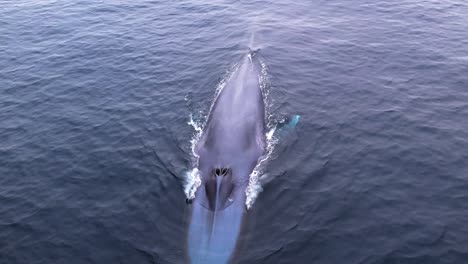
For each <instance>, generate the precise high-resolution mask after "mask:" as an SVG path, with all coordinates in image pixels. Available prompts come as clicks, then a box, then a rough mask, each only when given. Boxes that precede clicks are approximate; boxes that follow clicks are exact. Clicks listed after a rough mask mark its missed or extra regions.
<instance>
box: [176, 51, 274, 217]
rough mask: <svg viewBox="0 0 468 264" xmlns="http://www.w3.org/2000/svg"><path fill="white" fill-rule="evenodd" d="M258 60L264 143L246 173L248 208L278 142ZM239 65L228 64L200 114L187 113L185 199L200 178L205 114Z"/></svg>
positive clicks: (264, 75) (264, 74) (192, 195)
mask: <svg viewBox="0 0 468 264" xmlns="http://www.w3.org/2000/svg"><path fill="white" fill-rule="evenodd" d="M252 54H254V53H252ZM252 54H251V56H252ZM255 56H256V55H255ZM258 61H259V64H260V66H261V71H260V76H259V83H260V89H261V91H262V95H263V100H264V103H265V116H266V120H265V124H266V128H267V129H266V135H265V138H266V143H267V146H266V150H265V154H264V155H263V156H262V157H260V159H259V160H258V162H257V165H256V166H255V168H254V170H253V171H252V173H251V174H250V176H249V184H248V186H247V188H246V190H245V195H246V202H245V203H246V204H245V205H246V207H247V209H249V208H250V207H251V206H252V205H253V204H254V202H255V200H256V198H257V196H258V194H259V193H260V192H261V191H262V186H261V183H260V179H261V176H262V174H263V173H264V169H265V167H266V165H267V163H268V161H269V160H270V159H271V157H272V153H273V150H274V147H275V145H276V143H277V142H278V140H277V138H276V137H275V136H274V132H275V130H276V125H277V121H276V120H275V119H274V117H273V115H272V113H271V112H270V109H272V107H271V106H272V103H271V100H270V98H269V94H270V91H269V87H270V86H269V78H268V74H267V68H266V65H265V63H264V62H263V61H262V60H261V59H260V58H259V59H258ZM239 66H240V65H239V64H237V65H234V66H233V67H231V68H230V69H229V70H228V71H227V72H226V74H225V76H224V78H222V79H221V81H220V82H219V83H218V85H217V86H216V92H215V96H214V98H213V100H212V103H211V106H210V110H209V111H208V112H207V113H206V114H204V115H202V116H201V117H200V118H195V117H194V114H193V113H191V114H190V117H189V121H188V123H187V124H188V125H190V126H192V128H193V129H194V134H193V136H192V138H191V140H190V145H191V152H192V153H191V158H192V162H191V170H189V171H188V172H187V173H186V175H185V181H184V192H185V195H186V197H187V199H189V200H193V199H194V198H195V193H196V191H197V189H198V187H199V186H200V184H201V178H200V174H199V171H198V160H199V156H198V155H197V145H198V142H199V140H200V137H201V135H202V132H203V129H204V127H205V125H206V122H207V120H208V115H209V113H210V112H211V109H212V108H213V105H214V102H215V101H216V98H217V97H218V95H219V94H220V93H221V91H222V90H223V88H224V87H225V86H226V83H227V82H228V81H229V79H230V78H231V77H232V74H233V73H234V72H235V71H236V70H237V68H238V67H239Z"/></svg>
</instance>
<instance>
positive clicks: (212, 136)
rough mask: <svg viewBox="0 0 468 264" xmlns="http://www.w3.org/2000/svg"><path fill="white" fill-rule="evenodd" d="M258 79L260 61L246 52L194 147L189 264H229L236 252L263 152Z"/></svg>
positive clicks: (216, 101)
mask: <svg viewBox="0 0 468 264" xmlns="http://www.w3.org/2000/svg"><path fill="white" fill-rule="evenodd" d="M260 78H261V65H260V62H259V61H258V58H257V56H256V55H255V54H254V53H253V52H250V53H248V54H247V55H245V56H244V57H243V58H242V60H241V62H240V64H239V66H238V67H237V69H236V70H235V71H234V72H233V73H232V74H231V76H230V78H229V79H228V80H227V82H226V84H225V86H224V87H223V88H222V90H221V91H220V92H219V94H218V96H217V97H216V98H215V101H214V103H213V105H212V107H211V110H210V112H209V114H208V119H207V122H206V124H205V126H204V128H203V132H202V134H201V136H200V138H199V140H198V142H197V144H196V146H195V150H194V151H195V154H196V155H197V157H198V173H199V177H200V180H201V183H200V185H199V187H198V189H197V190H196V193H195V196H194V198H193V200H188V204H189V206H190V207H191V208H190V217H189V226H188V236H187V237H188V240H187V242H188V243H187V247H188V248H187V253H188V258H189V259H190V263H192V264H201V263H203V264H210V263H213V264H222V263H229V262H230V260H231V258H232V256H233V252H234V251H235V249H236V245H237V241H238V237H239V234H240V232H241V229H242V225H243V222H244V220H245V219H244V218H245V215H246V212H247V208H246V188H247V187H248V185H249V177H250V174H251V173H252V171H253V170H254V168H255V167H256V165H257V163H258V162H259V159H260V158H261V157H262V156H263V155H265V151H266V147H267V145H266V144H267V143H266V138H265V103H264V98H263V94H262V90H261V86H260V85H261V81H260Z"/></svg>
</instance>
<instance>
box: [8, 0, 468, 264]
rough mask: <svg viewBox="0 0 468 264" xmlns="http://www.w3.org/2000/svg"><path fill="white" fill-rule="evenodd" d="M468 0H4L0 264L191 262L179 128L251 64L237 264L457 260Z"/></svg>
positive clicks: (461, 252)
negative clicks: (260, 160) (265, 131)
mask: <svg viewBox="0 0 468 264" xmlns="http://www.w3.org/2000/svg"><path fill="white" fill-rule="evenodd" d="M467 14H468V3H467V2H466V1H462V0H451V1H432V0H427V1H422V0H400V1H397V0H395V1H393V0H392V1H371V0H355V1H345V0H338V1H285V0H279V1H260V0H259V1H225V0H213V1H196V0H193V1H185V0H184V1H158V0H156V1H154V0H153V1H148V0H142V1H127V0H122V1H117V0H107V1H97V0H96V1H91V0H84V1H76V0H71V1H60V0H57V1H53V0H19V1H9V0H2V1H0V263H1V264H16V263H20V264H23V263H24V264H35V263H47V264H51V263H67V264H75V263H76V264H78V263H79V264H81V263H83V264H84V263H98V264H109V263H130V264H136V263H141V264H143V263H157V264H160V263H161V264H164V263H168V264H178V263H187V257H186V225H187V223H186V222H187V217H186V216H187V206H186V204H185V194H184V181H185V180H186V175H187V172H188V171H189V170H190V165H191V159H192V157H191V139H192V138H193V136H194V134H195V133H196V131H195V130H194V129H193V127H192V126H191V125H189V124H188V123H189V121H190V117H191V116H192V117H193V118H195V119H203V117H204V116H206V114H207V111H208V110H209V106H210V104H211V102H212V100H213V96H214V94H215V91H216V88H217V87H218V86H219V84H220V82H222V80H223V78H225V76H226V74H227V73H228V72H229V70H230V69H232V67H233V65H235V64H236V63H237V62H238V61H239V60H240V58H241V57H242V55H244V54H246V52H248V50H249V48H251V49H260V50H259V52H258V55H259V56H260V57H261V58H262V61H263V62H264V63H265V65H266V75H267V77H268V91H269V100H270V102H271V107H270V109H269V114H270V115H271V119H272V120H273V122H280V121H281V120H283V119H285V118H288V117H290V116H292V115H294V114H298V115H300V116H301V119H300V122H299V124H298V126H297V127H296V128H295V129H294V131H293V132H292V133H290V134H288V136H287V137H284V138H283V141H282V142H279V143H278V145H277V148H276V150H275V153H274V155H273V157H272V158H271V159H270V160H269V162H268V165H267V167H266V168H265V173H266V174H267V175H268V177H266V178H267V180H265V182H264V184H263V186H262V188H263V191H262V192H261V193H259V194H258V198H257V200H256V201H255V203H254V204H253V206H252V209H251V211H250V212H251V215H249V217H250V218H249V220H250V222H251V224H250V227H249V232H248V234H247V235H246V238H245V243H244V246H243V247H242V249H241V250H239V253H238V254H237V255H236V258H235V260H234V261H233V262H234V263H240V264H247V263H266V264H269V263H272V264H277V263H294V264H295V263H298V264H302V263H304V264H309V263H317V264H322V263H323V264H329V263H330V264H334V263H337V264H342V263H372V264H374V263H375V264H384V263H385V264H393V263H404V264H406V263H412V264H413V263H417V264H427V263H447V264H458V263H467V261H468V225H467V223H468V121H467V120H468V16H467Z"/></svg>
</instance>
